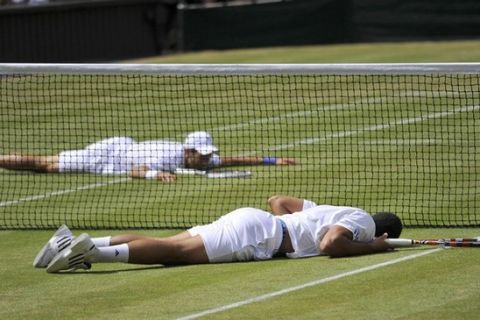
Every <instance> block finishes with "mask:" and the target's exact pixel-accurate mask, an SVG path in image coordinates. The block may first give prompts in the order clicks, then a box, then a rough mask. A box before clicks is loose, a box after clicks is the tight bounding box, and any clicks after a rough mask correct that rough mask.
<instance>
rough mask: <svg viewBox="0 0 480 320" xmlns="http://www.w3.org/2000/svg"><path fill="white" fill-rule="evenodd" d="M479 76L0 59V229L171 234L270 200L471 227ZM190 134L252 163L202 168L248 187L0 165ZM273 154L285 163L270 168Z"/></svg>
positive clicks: (478, 170)
mask: <svg viewBox="0 0 480 320" xmlns="http://www.w3.org/2000/svg"><path fill="white" fill-rule="evenodd" d="M479 74H480V65H479V64H353V65H343V64H342V65H98V64H97V65H87V64H85V65H52V64H46V65H45V64H0V118H1V119H0V154H1V155H2V156H1V157H2V158H0V166H1V167H3V169H0V181H1V183H0V228H1V229H37V228H54V227H57V226H58V225H59V224H62V223H67V224H68V225H69V226H71V227H73V228H97V229H103V228H185V227H189V226H192V225H196V224H202V223H208V222H211V221H212V220H214V219H216V218H218V217H219V216H221V215H223V214H225V213H227V212H229V211H232V210H234V209H236V208H239V207H257V208H261V209H265V210H266V209H268V206H267V199H268V197H270V196H272V195H274V194H284V195H291V196H296V197H302V198H307V199H311V200H313V201H315V202H316V203H318V204H333V205H348V206H355V207H361V208H364V209H365V210H367V211H368V212H370V213H374V212H377V211H391V212H395V213H397V214H398V215H399V216H400V217H401V218H402V219H403V221H404V223H405V225H406V226H419V227H426V226H439V227H440V226H448V227H452V226H479V225H480V214H479V212H480V210H479V209H480V129H479V128H480V90H479V88H480V87H479V85H480V84H479V78H480V77H479ZM196 131H206V132H208V133H210V134H211V136H212V137H213V140H214V144H215V146H216V147H218V149H219V154H220V157H224V158H223V161H224V163H226V162H225V161H226V160H225V157H249V158H251V157H258V158H259V159H260V160H259V161H260V162H259V163H258V164H256V165H241V166H236V167H223V168H222V167H219V168H215V169H214V170H213V171H214V172H219V171H220V172H223V171H241V172H245V171H248V172H249V173H250V175H248V176H246V177H235V174H233V177H232V174H231V173H226V174H225V177H224V178H217V179H214V178H209V177H208V176H206V175H201V174H196V175H194V174H181V175H180V174H178V175H177V179H176V181H174V182H161V181H155V180H152V179H135V178H132V177H129V176H128V174H127V173H126V172H127V171H128V170H130V169H132V166H133V165H131V164H127V165H126V167H125V168H124V169H125V170H124V171H122V173H121V174H112V170H110V169H109V168H108V166H109V165H112V161H113V162H115V161H120V160H111V159H112V157H113V158H115V156H118V154H116V155H112V153H111V152H110V153H109V154H108V159H109V160H108V161H107V162H108V164H106V165H104V166H103V167H102V168H103V169H104V170H103V169H102V170H103V171H102V170H100V171H99V170H98V166H97V165H98V164H99V163H103V162H105V159H104V158H105V157H107V156H105V153H101V156H100V155H98V154H94V155H93V156H92V155H90V154H89V155H90V156H89V157H90V158H89V159H88V160H85V158H82V161H88V165H87V164H83V167H84V170H86V171H90V172H86V173H82V172H70V173H65V172H64V173H52V174H48V173H42V172H39V171H42V170H40V169H37V170H34V171H32V170H13V169H19V168H13V169H12V167H11V164H10V167H8V165H7V164H6V163H7V162H8V161H10V163H12V161H19V160H18V159H20V156H22V157H23V156H26V155H28V156H35V157H33V158H32V157H31V158H29V159H30V161H34V160H35V161H37V160H38V159H44V161H53V162H55V161H56V160H55V159H56V158H53V159H54V160H52V158H46V157H49V156H56V155H59V154H62V153H63V152H64V151H66V150H82V149H84V148H86V147H87V146H89V145H91V144H94V143H96V142H99V141H102V140H104V139H108V138H115V139H120V140H121V141H125V140H127V141H129V143H130V142H132V141H133V142H132V143H134V144H138V143H140V144H141V142H143V141H152V140H159V139H161V140H168V141H173V142H177V146H182V144H183V142H184V140H185V138H186V136H187V134H188V133H190V132H196ZM115 139H114V140H115ZM97 145H98V144H97ZM125 148H127V147H125ZM87 149H88V148H87ZM90 149H91V148H90ZM117 151H118V150H117ZM117 151H115V152H117ZM115 152H114V153H115ZM118 152H122V151H121V150H120V151H118ZM179 152H180V153H181V152H182V151H179ZM82 155H84V154H83V153H82ZM39 156H42V157H39ZM177 156H178V155H177ZM92 157H94V158H93V159H92ZM95 157H96V158H95ZM151 157H152V156H151V155H150V158H148V157H146V158H145V156H144V158H143V160H132V161H133V162H135V161H137V164H138V163H142V161H143V163H150V162H152V161H154V160H152V159H151ZM180 157H183V155H181V156H180ZM25 159H27V158H25ZM32 159H33V160H32ZM45 159H47V160H45ZM279 159H293V160H295V161H296V162H297V163H296V164H295V165H287V166H281V165H269V164H271V163H273V162H275V161H277V162H278V161H279ZM2 161H3V162H2ZM24 161H27V162H28V160H24ZM92 161H93V163H94V164H93V166H94V167H95V169H91V167H92ZM149 161H150V162H149ZM155 161H156V160H155ZM162 161H163V160H162ZM165 161H166V160H165ZM169 161H170V162H172V161H173V160H171V159H170V160H169ZM48 163H50V164H51V163H52V162H48ZM179 163H180V164H179ZM179 163H177V165H179V166H182V163H181V162H179ZM16 165H17V166H18V167H20V169H28V168H29V167H28V163H25V162H24V163H23V164H18V163H17V164H16ZM113 165H115V163H113ZM30 166H31V164H30ZM105 166H107V169H105ZM175 166H176V165H175V164H172V163H170V164H169V166H167V167H162V168H161V169H162V170H165V171H168V172H170V171H172V172H173V169H174V167H175ZM87 167H88V168H87ZM92 170H93V171H92ZM95 170H96V171H95ZM113 171H114V170H113ZM157 171H159V169H158V168H157ZM160 171H161V170H160ZM102 172H103V174H101V173H102ZM220 176H222V175H220Z"/></svg>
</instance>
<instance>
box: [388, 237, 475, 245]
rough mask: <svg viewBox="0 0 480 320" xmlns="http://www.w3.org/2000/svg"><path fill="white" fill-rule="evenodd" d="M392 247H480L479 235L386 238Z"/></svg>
mask: <svg viewBox="0 0 480 320" xmlns="http://www.w3.org/2000/svg"><path fill="white" fill-rule="evenodd" d="M385 241H386V242H387V243H388V244H389V245H390V246H391V247H392V248H408V247H414V246H422V245H426V246H441V247H471V248H475V247H476V248H480V237H477V238H454V239H453V238H452V239H427V240H415V239H386V240H385Z"/></svg>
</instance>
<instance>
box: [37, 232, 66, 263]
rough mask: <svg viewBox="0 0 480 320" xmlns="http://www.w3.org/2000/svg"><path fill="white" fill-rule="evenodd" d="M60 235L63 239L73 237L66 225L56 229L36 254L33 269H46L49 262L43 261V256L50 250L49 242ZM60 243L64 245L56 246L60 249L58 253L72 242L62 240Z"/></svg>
mask: <svg viewBox="0 0 480 320" xmlns="http://www.w3.org/2000/svg"><path fill="white" fill-rule="evenodd" d="M64 233H65V234H64ZM62 235H63V236H64V237H70V238H71V237H72V236H73V235H72V232H71V231H70V229H68V227H67V226H66V225H62V226H61V227H60V228H58V229H57V231H55V233H54V234H53V236H52V237H51V238H50V239H49V240H48V241H47V243H46V244H45V245H44V246H43V247H42V249H41V250H40V251H39V252H38V254H37V256H36V257H35V259H34V260H33V266H34V267H35V268H46V267H47V265H48V263H49V262H50V261H43V260H44V259H45V255H46V253H47V252H48V249H50V242H51V241H52V240H53V239H54V238H55V237H60V236H62ZM62 239H63V238H62ZM62 241H64V243H62V244H60V245H58V247H59V248H60V250H59V251H58V252H61V251H63V250H64V249H65V248H67V247H68V245H69V244H70V243H71V242H72V240H71V239H70V241H68V240H62ZM58 252H57V253H58Z"/></svg>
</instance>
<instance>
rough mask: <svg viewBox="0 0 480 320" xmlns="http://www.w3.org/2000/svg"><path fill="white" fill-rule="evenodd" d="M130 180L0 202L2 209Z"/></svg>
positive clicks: (123, 179)
mask: <svg viewBox="0 0 480 320" xmlns="http://www.w3.org/2000/svg"><path fill="white" fill-rule="evenodd" d="M129 180H131V179H130V178H121V179H114V180H110V181H106V182H99V183H93V184H88V185H85V186H80V187H77V188H72V189H66V190H59V191H52V192H48V193H45V194H39V195H34V196H29V197H25V198H20V199H18V200H10V201H4V202H0V207H8V206H13V205H16V204H20V203H23V202H28V201H34V200H40V199H45V198H49V197H54V196H61V195H64V194H68V193H72V192H77V191H82V190H88V189H95V188H98V187H104V186H108V185H111V184H116V183H121V182H125V181H129Z"/></svg>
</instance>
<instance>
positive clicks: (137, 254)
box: [33, 196, 402, 272]
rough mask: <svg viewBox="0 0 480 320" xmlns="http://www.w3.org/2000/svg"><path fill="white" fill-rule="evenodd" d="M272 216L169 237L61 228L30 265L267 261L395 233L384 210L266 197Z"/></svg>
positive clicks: (368, 244) (378, 242)
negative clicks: (100, 234) (98, 233)
mask: <svg viewBox="0 0 480 320" xmlns="http://www.w3.org/2000/svg"><path fill="white" fill-rule="evenodd" d="M269 205H270V207H271V209H272V212H273V214H272V213H269V212H266V211H263V210H260V209H255V208H241V209H237V210H235V211H232V212H230V213H228V214H226V215H224V216H222V217H221V218H219V219H218V220H216V221H214V222H212V223H210V224H207V225H202V226H196V227H193V228H191V229H188V230H187V231H184V232H182V233H180V234H177V235H175V236H172V237H167V238H159V237H147V236H143V235H133V234H124V235H116V236H111V237H110V236H107V237H100V238H91V237H90V236H88V235H87V234H85V233H84V234H82V235H80V236H79V237H77V238H74V237H73V235H72V233H71V232H70V231H69V230H68V228H67V227H66V226H62V227H60V229H59V230H58V231H57V232H56V233H55V234H54V235H53V237H52V238H51V239H50V240H49V241H48V242H47V244H45V246H44V247H43V248H42V249H41V251H40V252H39V253H38V254H37V256H36V258H35V260H34V263H33V265H34V266H35V267H37V268H42V267H46V268H47V272H58V271H62V270H72V269H78V268H83V269H89V268H90V267H91V264H92V263H100V262H124V263H134V264H164V265H172V264H173V265H177V264H199V263H223V262H236V261H251V260H268V259H272V258H274V257H276V256H279V255H280V256H286V257H288V258H304V257H311V256H319V255H328V256H331V257H342V256H352V255H362V254H369V253H376V252H382V251H387V250H390V249H391V247H390V246H389V244H388V243H387V242H386V241H385V239H386V238H387V237H392V238H396V237H398V236H399V235H400V233H401V231H402V223H401V221H400V219H399V218H398V217H397V216H396V215H394V214H392V213H379V214H376V215H374V216H373V217H372V216H371V215H369V214H368V213H366V212H365V211H364V210H362V209H359V208H353V207H341V206H330V205H316V204H315V203H314V202H312V201H309V200H303V199H299V198H293V197H285V196H274V197H271V198H270V199H269Z"/></svg>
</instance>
